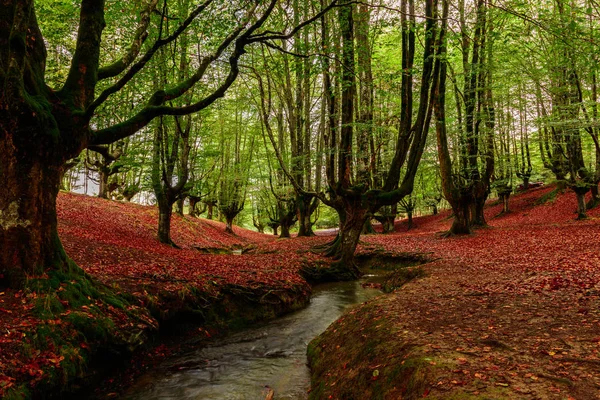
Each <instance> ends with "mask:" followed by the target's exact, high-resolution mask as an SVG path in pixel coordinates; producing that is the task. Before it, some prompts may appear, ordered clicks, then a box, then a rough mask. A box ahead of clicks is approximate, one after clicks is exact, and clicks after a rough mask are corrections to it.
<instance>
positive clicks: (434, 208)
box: [431, 204, 438, 215]
mask: <svg viewBox="0 0 600 400" xmlns="http://www.w3.org/2000/svg"><path fill="white" fill-rule="evenodd" d="M431 207H432V208H433V215H437V214H438V208H437V205H435V204H434V205H432V206H431Z"/></svg>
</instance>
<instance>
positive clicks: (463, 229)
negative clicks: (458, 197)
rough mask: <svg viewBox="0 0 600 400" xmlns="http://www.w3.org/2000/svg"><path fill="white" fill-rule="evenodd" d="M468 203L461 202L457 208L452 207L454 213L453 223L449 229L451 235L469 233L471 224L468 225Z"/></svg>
mask: <svg viewBox="0 0 600 400" xmlns="http://www.w3.org/2000/svg"><path fill="white" fill-rule="evenodd" d="M469 208H470V207H469V202H467V201H462V202H461V203H460V204H458V205H457V206H453V207H452V211H453V212H454V221H452V227H451V228H450V232H449V233H450V234H451V235H467V234H470V233H471V224H470V223H469V214H470V210H469Z"/></svg>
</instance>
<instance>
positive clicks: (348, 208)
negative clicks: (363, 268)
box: [331, 201, 368, 280]
mask: <svg viewBox="0 0 600 400" xmlns="http://www.w3.org/2000/svg"><path fill="white" fill-rule="evenodd" d="M345 203H346V204H345V205H344V212H345V213H346V217H345V218H344V222H343V224H342V226H341V228H340V238H339V248H338V249H337V251H336V256H335V258H337V260H336V261H335V262H334V263H332V265H331V268H332V269H333V271H335V275H336V277H337V278H338V279H341V280H352V279H356V278H358V277H359V276H360V270H359V269H358V267H357V266H356V263H355V261H354V252H355V251H356V246H358V241H359V239H360V234H361V231H362V229H363V226H364V224H365V220H366V216H367V211H368V209H367V208H366V207H364V206H362V205H360V204H357V203H358V202H357V201H354V202H352V201H345ZM353 203H354V204H353Z"/></svg>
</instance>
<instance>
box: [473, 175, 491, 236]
mask: <svg viewBox="0 0 600 400" xmlns="http://www.w3.org/2000/svg"><path fill="white" fill-rule="evenodd" d="M487 197H488V185H487V184H486V183H484V182H482V181H479V182H477V183H476V184H475V188H474V196H473V203H472V204H471V210H472V214H471V225H472V226H476V227H484V226H487V221H486V220H485V214H484V208H485V201H486V200H487Z"/></svg>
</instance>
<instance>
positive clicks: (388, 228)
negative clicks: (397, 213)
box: [381, 216, 396, 233]
mask: <svg viewBox="0 0 600 400" xmlns="http://www.w3.org/2000/svg"><path fill="white" fill-rule="evenodd" d="M395 222H396V218H394V217H391V216H389V217H384V218H383V222H382V224H381V225H382V227H383V233H391V232H394V229H395V228H396V226H395Z"/></svg>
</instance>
